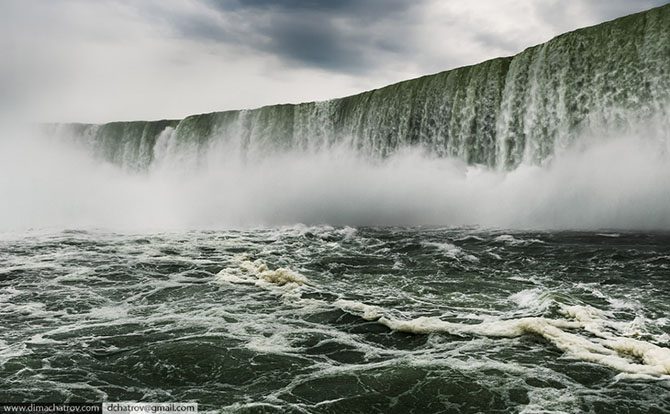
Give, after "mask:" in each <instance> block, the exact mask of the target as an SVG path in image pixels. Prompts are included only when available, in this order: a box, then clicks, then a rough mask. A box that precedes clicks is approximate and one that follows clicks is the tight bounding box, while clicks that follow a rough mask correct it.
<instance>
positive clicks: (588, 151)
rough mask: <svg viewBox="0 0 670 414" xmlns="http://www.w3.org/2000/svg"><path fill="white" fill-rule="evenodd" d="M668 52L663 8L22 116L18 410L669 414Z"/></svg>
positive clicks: (11, 325) (1, 309)
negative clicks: (245, 100) (317, 73)
mask: <svg viewBox="0 0 670 414" xmlns="http://www.w3.org/2000/svg"><path fill="white" fill-rule="evenodd" d="M668 68H670V5H668V6H663V7H661V8H657V9H653V10H651V11H648V12H645V13H641V14H637V15H633V16H628V17H625V18H622V19H619V20H616V21H613V22H609V23H605V24H603V25H600V26H596V27H593V28H587V29H582V30H578V31H576V32H572V33H568V34H565V35H562V36H559V37H558V38H556V39H554V40H552V41H550V42H548V43H546V44H543V45H539V46H536V47H533V48H530V49H527V50H526V51H524V52H522V53H521V54H519V55H517V56H514V57H510V58H501V59H495V60H492V61H489V62H484V63H482V64H480V65H475V66H471V67H467V68H461V69H456V70H452V71H448V72H444V73H440V74H436V75H431V76H427V77H423V78H420V79H416V80H411V81H407V82H403V83H400V84H397V85H391V86H389V87H386V88H382V89H379V90H376V91H370V92H365V93H363V94H360V95H356V96H352V97H346V98H341V99H336V100H332V101H327V102H319V103H306V104H301V105H278V106H271V107H265V108H260V109H256V110H245V111H228V112H221V113H214V114H205V115H195V116H191V117H187V118H186V119H183V120H180V121H155V122H144V121H140V122H116V123H110V124H104V125H87V124H63V125H51V126H48V127H46V128H40V129H41V132H40V133H38V132H36V131H34V130H32V131H30V130H26V129H23V128H21V129H13V128H9V127H8V126H5V127H3V130H2V133H1V138H2V139H0V316H1V317H2V321H3V322H2V325H1V326H0V401H36V400H41V401H101V400H108V401H120V400H142V401H173V402H178V401H196V402H199V403H200V407H201V409H203V410H220V409H223V410H224V411H233V412H254V413H255V412H282V413H283V412H302V413H304V412H309V413H312V412H313V413H321V412H332V413H340V412H361V413H371V412H379V413H394V412H397V413H427V412H464V413H467V412H525V413H536V412H551V413H558V412H566V413H573V412H592V413H595V412H606V413H610V412H626V413H633V412H640V413H654V412H658V413H661V412H670V322H669V319H668V312H669V311H670V308H669V306H670V305H669V304H670V301H669V300H668V298H669V295H670V235H669V234H668V233H667V231H670V72H669V69H668ZM44 130H46V132H47V133H46V134H44V132H45V131H44ZM297 223H303V224H297ZM331 226H334V227H331ZM65 229H68V230H65ZM509 229H515V230H509Z"/></svg>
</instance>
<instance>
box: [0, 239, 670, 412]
mask: <svg viewBox="0 0 670 414" xmlns="http://www.w3.org/2000/svg"><path fill="white" fill-rule="evenodd" d="M0 263H1V265H2V266H1V267H2V270H0V280H1V285H0V313H1V314H2V316H3V330H2V337H1V338H0V339H1V341H0V346H1V352H0V399H2V400H36V399H40V400H44V401H54V400H55V401H63V400H71V401H78V400H95V401H98V400H102V399H108V400H111V401H118V400H148V401H186V400H195V401H198V402H199V403H200V404H201V406H200V408H201V409H209V410H213V409H221V408H223V409H224V411H235V412H282V413H283V412H380V413H425V412H516V411H520V412H527V413H531V412H570V413H572V412H579V411H591V412H646V413H654V412H658V413H661V412H667V411H668V410H670V398H669V395H670V385H669V384H670V348H668V344H670V322H669V320H668V312H670V308H669V304H668V300H667V295H668V291H670V285H669V283H670V279H668V272H669V271H670V237H668V235H666V234H639V233H629V232H620V233H601V234H598V233H594V232H502V231H487V230H480V229H467V228H462V229H453V228H450V229H448V228H432V229H429V228H412V229H407V228H369V227H367V228H351V227H329V226H313V227H307V226H292V227H285V228H278V229H267V230H261V229H256V230H247V231H232V230H231V231H197V232H176V233H152V234H132V233H109V232H92V231H90V232H87V231H64V232H50V233H44V232H38V231H32V232H27V233H25V234H23V235H21V236H14V237H10V236H6V237H5V238H4V239H3V240H2V241H1V242H0Z"/></svg>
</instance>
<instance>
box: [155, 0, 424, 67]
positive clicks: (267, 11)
mask: <svg viewBox="0 0 670 414" xmlns="http://www.w3.org/2000/svg"><path fill="white" fill-rule="evenodd" d="M422 3H424V0H420V1H413V2H408V1H402V0H368V1H362V0H342V1H324V0H288V1H282V2H276V1H269V0H201V1H200V4H201V5H202V6H204V7H203V8H202V10H201V11H200V12H198V13H190V14H188V15H183V14H181V15H177V14H174V13H171V11H170V10H166V9H160V8H159V6H158V3H155V6H154V7H152V8H151V9H150V10H146V14H147V16H152V18H159V19H161V20H163V21H164V22H167V23H169V24H170V25H171V26H172V28H173V29H174V30H176V31H177V32H178V33H179V34H180V35H182V36H185V37H188V38H193V39H198V40H201V41H202V40H206V41H212V42H223V43H227V44H235V45H238V46H242V47H246V48H251V49H254V50H261V51H263V52H266V53H270V54H272V55H275V56H276V57H278V58H279V59H280V60H281V61H283V62H284V63H286V64H292V65H299V66H300V65H302V66H308V67H317V68H321V69H326V70H332V71H337V72H345V73H360V72H364V71H367V70H374V68H375V66H376V62H380V60H382V59H383V58H384V57H387V56H388V55H398V54H401V53H404V52H407V49H408V47H411V41H410V39H409V38H408V35H409V33H410V32H411V28H412V26H413V25H414V24H418V21H417V20H418V19H417V18H416V16H415V14H414V10H416V9H417V8H418V7H419V6H420V5H421V4H422Z"/></svg>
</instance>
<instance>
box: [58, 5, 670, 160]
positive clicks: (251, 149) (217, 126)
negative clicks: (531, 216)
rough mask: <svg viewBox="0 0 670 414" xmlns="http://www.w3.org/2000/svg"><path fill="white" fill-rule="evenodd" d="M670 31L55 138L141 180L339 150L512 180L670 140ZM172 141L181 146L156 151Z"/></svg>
mask: <svg viewBox="0 0 670 414" xmlns="http://www.w3.org/2000/svg"><path fill="white" fill-rule="evenodd" d="M669 21H670V6H664V7H660V8H657V9H653V10H650V11H648V12H643V13H638V14H635V15H631V16H627V17H623V18H620V19H617V20H614V21H611V22H608V23H604V24H601V25H598V26H594V27H589V28H585V29H581V30H577V31H574V32H571V33H567V34H564V35H561V36H558V37H557V38H555V39H553V40H551V41H549V42H547V43H545V44H542V45H538V46H535V47H531V48H529V49H527V50H525V51H523V52H522V53H519V54H518V55H516V56H513V57H507V58H498V59H493V60H490V61H487V62H483V63H480V64H478V65H473V66H468V67H463V68H459V69H454V70H450V71H446V72H442V73H438V74H435V75H429V76H424V77H421V78H418V79H414V80H409V81H405V82H401V83H398V84H394V85H390V86H387V87H384V88H381V89H377V90H373V91H369V92H364V93H361V94H358V95H354V96H349V97H345V98H341V99H333V100H330V101H325V102H310V103H303V104H298V105H274V106H267V107H263V108H259V109H253V110H241V111H226V112H215V113H210V114H202V115H193V116H189V117H187V118H185V119H183V120H181V121H155V122H113V123H109V124H104V125H81V124H74V125H73V124H69V125H60V126H57V127H56V129H57V132H58V133H59V134H62V135H74V136H77V137H79V139H80V140H83V141H84V142H87V143H88V144H89V145H90V146H91V147H92V149H93V151H94V152H95V153H96V154H97V155H98V156H100V157H102V158H103V159H105V160H108V161H111V162H113V163H115V164H118V165H122V166H124V167H126V168H128V169H133V170H136V169H140V170H146V169H148V168H150V167H151V164H152V162H153V161H154V160H155V159H156V156H157V155H158V154H159V153H160V155H161V156H171V157H177V158H180V159H184V158H188V156H187V155H188V154H190V155H197V156H202V157H207V156H209V155H208V154H209V153H210V152H211V151H212V149H213V148H219V147H221V143H222V142H223V143H226V144H225V145H224V146H225V147H226V148H227V149H228V150H230V148H231V145H230V143H233V144H234V145H233V146H234V147H235V148H236V150H237V151H241V152H242V153H243V154H245V155H247V154H268V153H276V152H277V151H282V150H284V151H285V150H294V151H295V150H301V151H304V150H308V151H314V150H319V149H328V148H330V147H332V146H336V145H339V146H345V147H347V148H349V149H351V150H354V151H355V152H357V153H361V154H363V155H366V156H372V157H377V158H379V157H381V158H383V157H388V156H389V155H391V154H393V153H394V152H396V151H397V150H399V149H401V148H403V147H406V146H420V147H422V148H423V149H425V150H426V151H428V152H429V153H431V154H434V155H436V156H439V157H444V156H449V157H455V158H459V159H462V160H463V161H465V162H467V163H469V164H482V165H485V166H488V167H494V168H498V169H511V168H515V167H517V166H518V165H520V164H522V163H531V164H536V163H539V162H541V161H543V160H545V159H547V158H549V157H551V156H552V155H553V154H555V153H557V152H560V151H561V150H563V149H565V148H566V147H568V146H570V145H571V144H572V143H573V142H574V141H575V140H577V139H578V137H581V136H584V135H593V134H594V133H598V134H601V135H602V134H603V133H605V131H618V132H622V131H624V132H628V133H638V134H639V133H640V129H639V128H640V125H645V124H648V123H650V122H653V123H656V124H659V123H660V124H662V126H663V127H664V128H662V129H663V130H664V131H665V132H664V134H665V137H664V138H666V139H667V138H668V132H667V131H668V130H670V127H669V126H670V121H669V120H670V109H669V108H670V24H668V22H669ZM171 129H174V131H173V132H168V131H171ZM166 133H171V134H172V137H171V140H173V141H174V142H171V143H169V145H167V147H166V148H158V147H157V145H164V143H159V140H158V137H159V135H161V134H164V135H165V134H166ZM166 151H167V152H166ZM179 152H183V153H187V154H174V153H179Z"/></svg>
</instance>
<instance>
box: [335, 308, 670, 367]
mask: <svg viewBox="0 0 670 414" xmlns="http://www.w3.org/2000/svg"><path fill="white" fill-rule="evenodd" d="M334 306H336V307H338V308H339V309H341V310H343V311H345V312H349V313H353V314H356V315H358V316H360V317H361V318H363V319H366V320H374V321H377V322H378V323H380V324H382V325H384V326H386V327H388V328H389V329H392V330H394V331H397V332H405V333H412V334H423V335H425V334H432V333H446V334H450V335H459V336H486V337H492V338H514V337H519V336H522V335H527V334H534V335H538V336H541V337H543V338H544V339H546V340H547V341H549V342H550V343H552V344H553V345H554V346H556V347H557V348H558V349H560V350H561V351H563V352H565V353H566V354H567V355H568V356H570V357H572V358H575V359H579V360H582V361H587V362H593V363H597V364H601V365H605V366H608V367H610V368H613V369H616V370H618V371H621V372H624V373H630V374H645V375H655V376H658V375H670V349H668V348H663V347H660V346H657V345H654V344H652V343H649V342H645V341H641V340H636V339H631V338H622V337H616V336H613V335H611V334H607V333H606V332H605V331H604V330H603V325H604V321H602V319H601V317H602V315H603V314H602V313H601V312H600V311H598V310H597V309H595V308H590V307H584V306H568V307H565V308H564V309H563V312H564V314H566V316H569V317H571V318H572V319H573V320H568V319H550V318H544V317H526V318H516V319H506V320H505V319H502V320H497V321H491V322H483V323H480V324H464V323H455V322H447V321H443V320H441V319H440V318H437V317H419V318H415V319H408V320H403V319H397V318H394V317H392V316H388V315H389V312H387V311H385V310H384V309H382V308H379V307H377V306H371V305H366V304H364V303H359V302H355V301H343V300H341V301H337V302H335V303H334ZM569 330H583V331H586V332H589V333H593V334H596V335H597V338H596V339H591V338H588V337H586V336H580V335H577V334H576V333H572V332H569ZM638 361H639V362H638Z"/></svg>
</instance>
